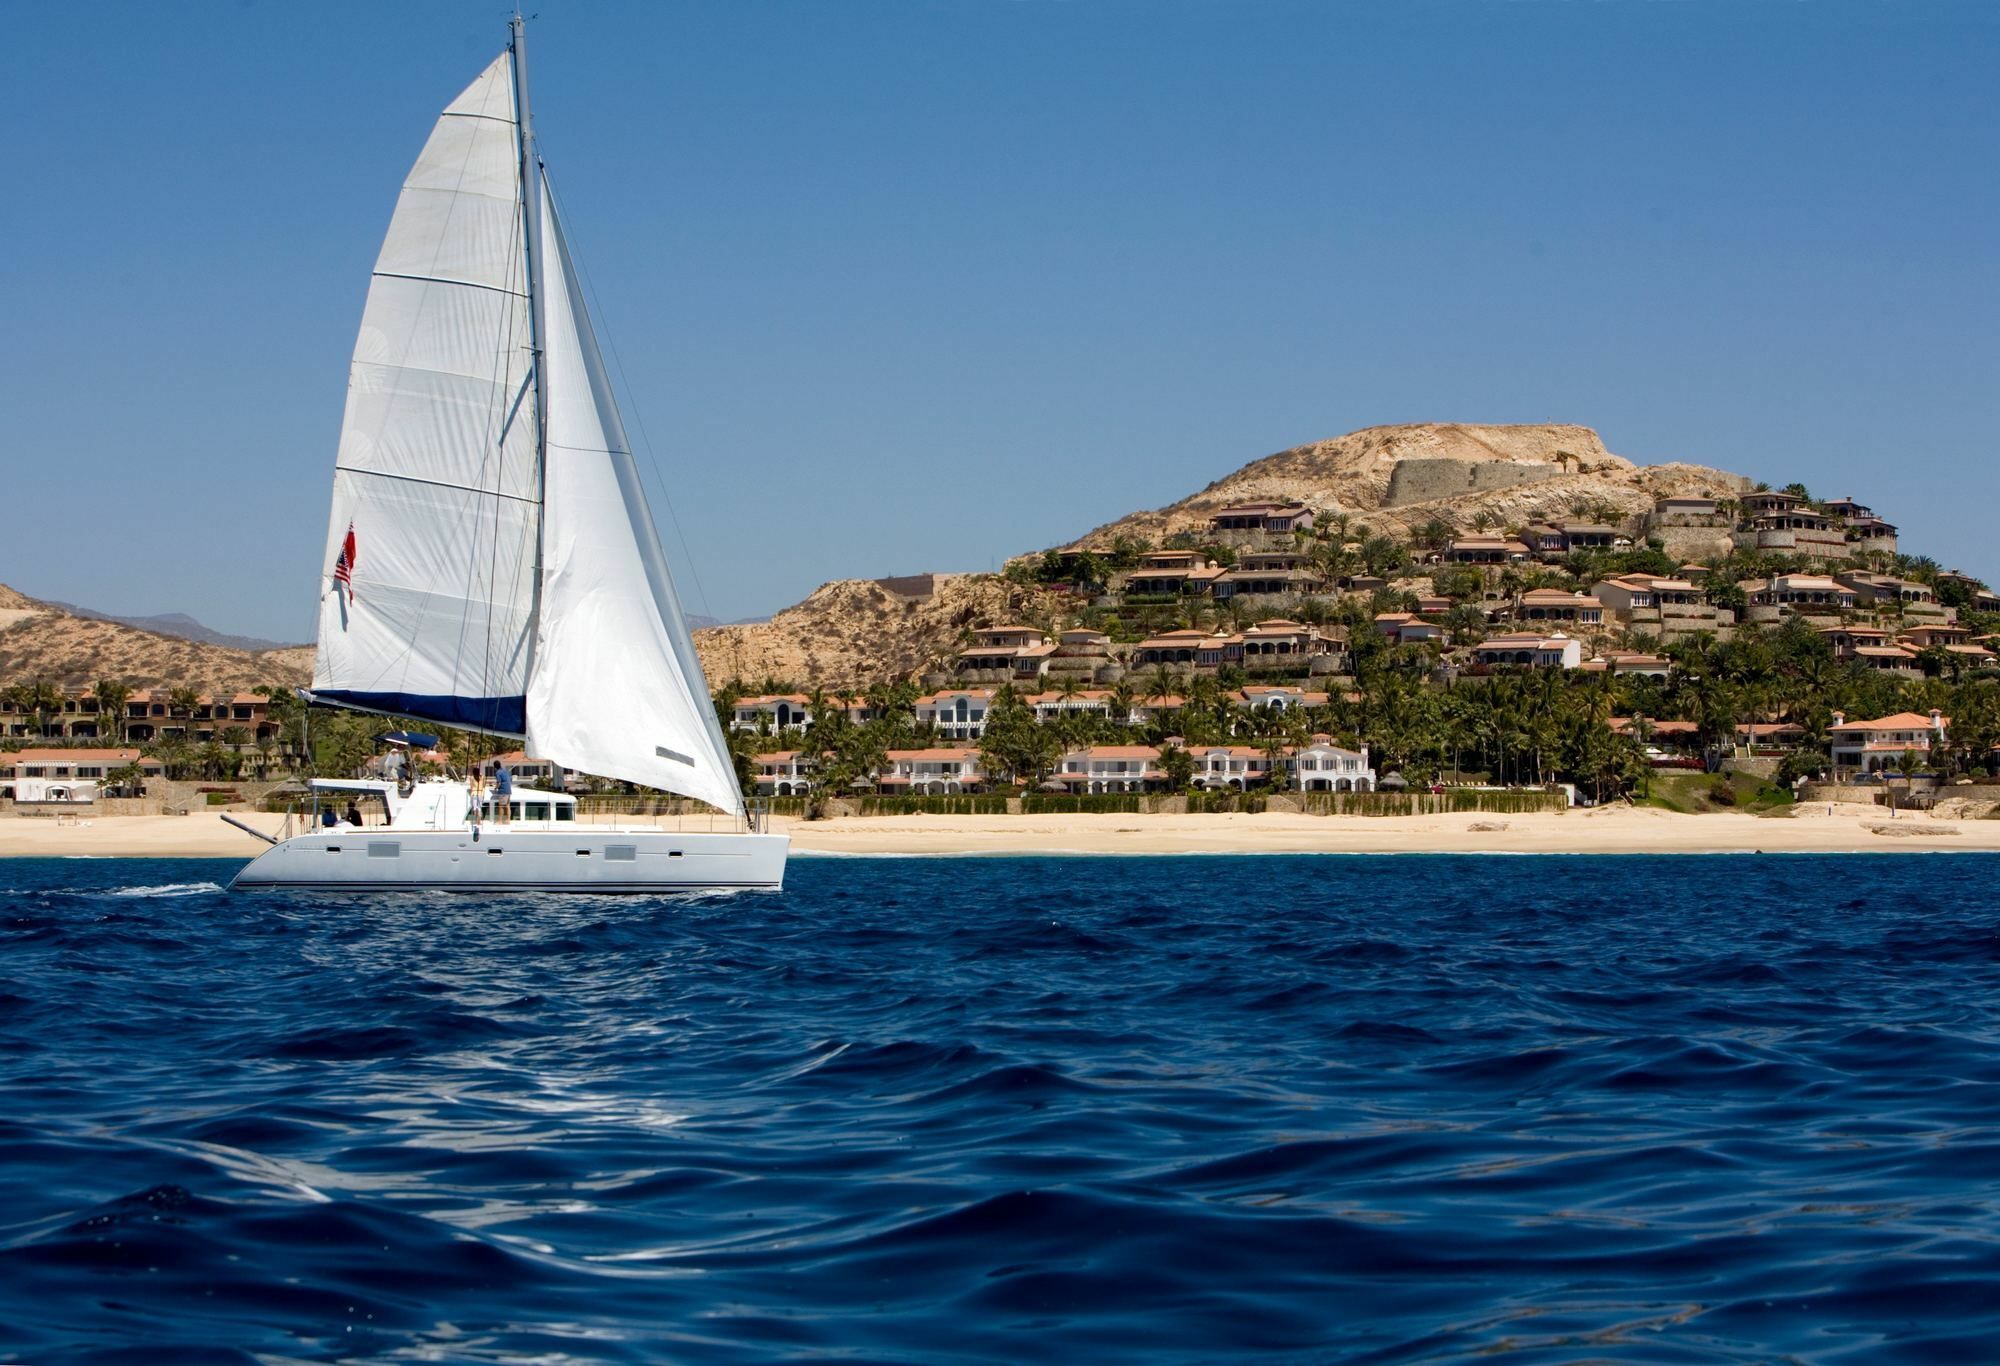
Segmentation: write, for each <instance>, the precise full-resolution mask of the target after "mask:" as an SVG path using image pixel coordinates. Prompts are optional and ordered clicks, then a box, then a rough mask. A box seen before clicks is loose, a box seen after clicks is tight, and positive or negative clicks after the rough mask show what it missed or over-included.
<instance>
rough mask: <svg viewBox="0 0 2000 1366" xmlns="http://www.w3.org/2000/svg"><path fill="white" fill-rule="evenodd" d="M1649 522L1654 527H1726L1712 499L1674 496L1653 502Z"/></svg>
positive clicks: (1717, 506)
mask: <svg viewBox="0 0 2000 1366" xmlns="http://www.w3.org/2000/svg"><path fill="white" fill-rule="evenodd" d="M1651 521H1652V524H1653V525H1654V526H1688V527H1709V526H1723V525H1726V524H1727V521H1728V518H1727V517H1725V516H1724V515H1723V512H1722V505H1721V504H1720V503H1718V502H1716V500H1715V499H1713V498H1704V497H1701V496H1699V495H1696V494H1676V495H1673V496H1671V497H1667V498H1658V499H1655V500H1654V501H1653V515H1652V518H1651Z"/></svg>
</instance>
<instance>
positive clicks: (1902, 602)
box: [1833, 569, 1951, 619]
mask: <svg viewBox="0 0 2000 1366" xmlns="http://www.w3.org/2000/svg"><path fill="white" fill-rule="evenodd" d="M1833 578H1834V582H1836V583H1838V584H1840V585H1841V586H1842V587H1843V588H1847V589H1850V590H1852V591H1853V593H1854V601H1855V603H1856V604H1857V605H1858V606H1861V607H1874V608H1889V609H1891V610H1895V611H1900V612H1902V613H1904V614H1905V615H1909V616H1932V617H1940V618H1946V619H1949V617H1950V616H1951V609H1950V608H1948V607H1945V606H1944V605H1942V604H1941V603H1939V602H1938V598H1937V590H1936V589H1934V588H1932V587H1931V586H1930V585H1929V584H1926V583H1918V582H1917V581H1916V580H1915V579H1899V578H1897V577H1896V576H1895V575H1893V574H1871V573H1869V572H1868V571H1867V570H1865V569H1844V570H1842V571H1841V572H1839V573H1838V574H1835V575H1834V576H1833Z"/></svg>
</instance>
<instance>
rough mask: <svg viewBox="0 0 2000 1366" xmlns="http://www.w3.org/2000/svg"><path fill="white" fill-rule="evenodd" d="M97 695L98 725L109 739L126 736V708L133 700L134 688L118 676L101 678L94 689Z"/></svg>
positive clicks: (120, 738) (121, 738)
mask: <svg viewBox="0 0 2000 1366" xmlns="http://www.w3.org/2000/svg"><path fill="white" fill-rule="evenodd" d="M92 692H93V693H95V695H96V697H97V725H98V729H99V731H100V732H102V733H103V734H104V736H105V737H106V738H107V739H112V740H123V739H124V738H125V721H126V716H125V708H126V704H127V703H129V702H130V701H131V700H132V689H131V688H130V687H129V686H127V685H126V684H125V683H124V682H123V681H121V680H119V679H116V678H100V679H98V680H97V686H96V687H95V688H94V689H92Z"/></svg>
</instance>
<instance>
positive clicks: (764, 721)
mask: <svg viewBox="0 0 2000 1366" xmlns="http://www.w3.org/2000/svg"><path fill="white" fill-rule="evenodd" d="M811 708H812V699H811V698H810V697H807V696H806V695H805V694H804V693H796V692H793V693H760V694H758V695H757V696H755V697H739V698H737V699H736V704H735V706H733V707H732V708H730V713H729V728H730V729H731V730H754V731H765V732H769V733H772V734H775V733H777V732H778V731H781V730H790V729H793V728H798V729H801V730H802V729H804V728H805V727H806V726H807V725H809V724H811V722H812V712H811Z"/></svg>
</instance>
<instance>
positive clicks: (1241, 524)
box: [1208, 503, 1313, 536]
mask: <svg viewBox="0 0 2000 1366" xmlns="http://www.w3.org/2000/svg"><path fill="white" fill-rule="evenodd" d="M1208 524H1209V525H1210V526H1211V527H1213V528H1215V529H1216V530H1217V531H1256V532H1262V533H1263V534H1265V535H1267V536H1289V535H1291V534H1292V533H1293V532H1294V531H1310V530H1312V524H1313V513H1312V509H1311V508H1309V507H1307V506H1306V505H1305V504H1304V503H1235V504H1232V505H1231V506H1229V507H1226V508H1223V509H1222V510H1221V511H1219V512H1217V513H1216V514H1215V515H1214V516H1213V517H1211V518H1209V519H1208Z"/></svg>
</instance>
